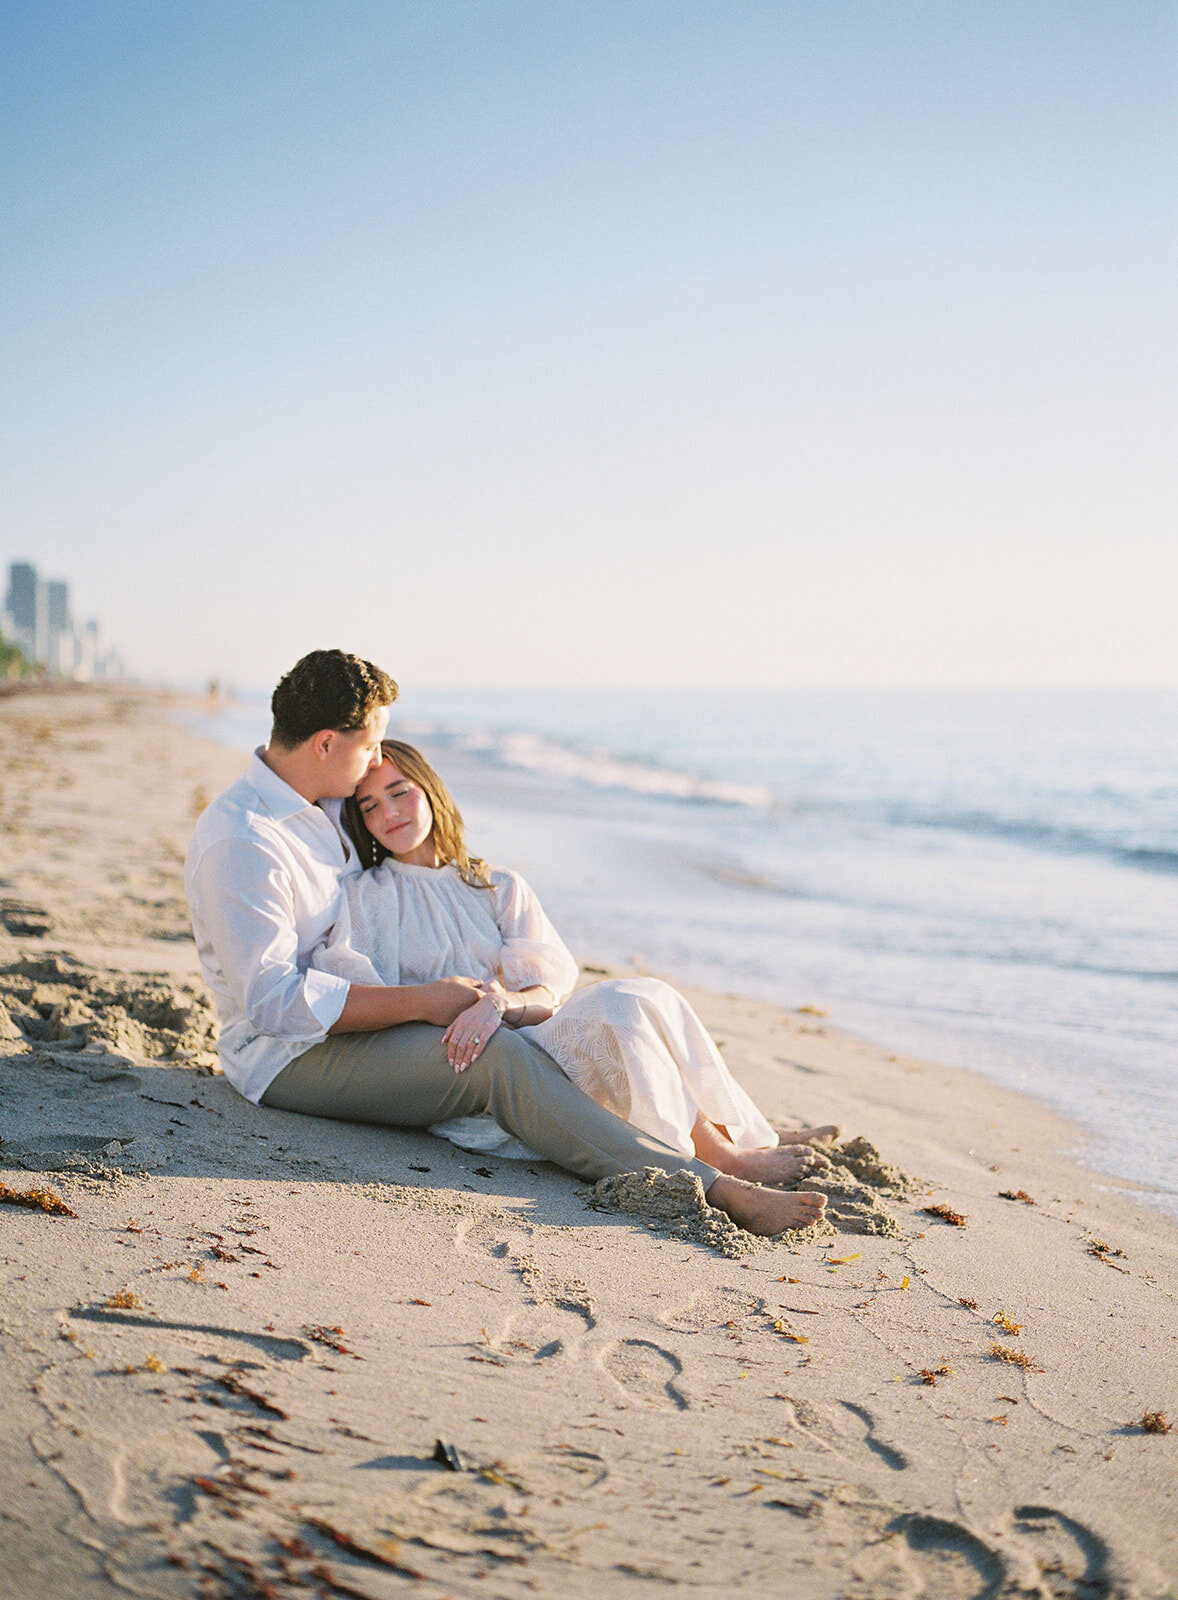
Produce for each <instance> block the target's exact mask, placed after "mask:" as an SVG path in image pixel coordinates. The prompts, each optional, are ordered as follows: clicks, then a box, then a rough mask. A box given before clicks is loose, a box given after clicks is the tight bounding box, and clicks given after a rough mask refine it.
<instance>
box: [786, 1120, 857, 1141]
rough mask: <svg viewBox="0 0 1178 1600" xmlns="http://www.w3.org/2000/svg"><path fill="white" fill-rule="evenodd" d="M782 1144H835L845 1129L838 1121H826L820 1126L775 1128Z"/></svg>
mask: <svg viewBox="0 0 1178 1600" xmlns="http://www.w3.org/2000/svg"><path fill="white" fill-rule="evenodd" d="M773 1131H774V1133H775V1134H776V1135H777V1137H778V1138H779V1139H780V1140H781V1142H782V1144H815V1143H817V1144H833V1143H834V1141H835V1140H836V1139H837V1138H838V1136H839V1134H840V1133H841V1132H842V1131H843V1130H842V1129H841V1128H840V1127H839V1125H838V1123H837V1122H824V1123H823V1124H822V1126H821V1127H820V1128H774V1130H773Z"/></svg>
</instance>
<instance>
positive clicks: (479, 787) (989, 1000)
mask: <svg viewBox="0 0 1178 1600" xmlns="http://www.w3.org/2000/svg"><path fill="white" fill-rule="evenodd" d="M266 726H267V715H266V708H265V700H264V697H246V698H244V699H242V700H241V701H239V702H238V703H237V704H236V705H234V706H232V707H230V708H228V709H227V710H226V711H224V712H222V713H220V714H219V715H218V716H217V717H215V718H213V719H203V720H202V724H201V729H200V731H202V732H205V733H207V734H212V735H213V736H214V737H217V738H220V739H222V740H224V741H225V742H228V743H232V744H236V745H241V746H243V747H245V746H252V745H254V744H257V743H259V742H261V741H262V740H263V739H264V738H265V734H266ZM390 731H391V732H392V733H393V734H394V735H395V736H399V737H405V738H409V739H412V740H414V741H416V742H420V743H422V744H423V745H425V746H426V747H427V749H428V750H429V752H430V754H431V756H432V757H433V758H434V759H435V761H436V763H437V765H438V766H439V768H440V769H441V770H442V772H443V775H444V776H445V777H447V779H448V780H449V781H450V782H451V786H452V787H453V788H454V790H455V793H456V795H457V798H458V800H459V803H460V805H461V806H462V809H463V811H464V814H465V816H466V820H467V824H468V831H469V834H470V837H471V842H472V845H473V846H474V847H475V848H476V850H478V851H480V852H481V853H483V854H485V855H487V856H489V857H490V858H491V859H496V860H502V861H504V862H506V863H508V864H510V865H513V866H515V867H517V868H518V869H519V870H521V871H523V872H524V873H525V875H526V876H528V877H529V879H530V880H531V881H532V882H533V883H534V885H535V887H536V888H537V889H538V890H539V892H540V893H541V895H542V897H543V899H544V902H545V905H546V907H547V908H548V910H549V912H550V914H551V915H552V917H553V920H554V921H555V922H556V923H557V926H558V927H559V928H560V929H561V932H562V933H563V934H564V936H565V937H566V939H567V940H568V942H569V943H570V944H571V945H572V946H573V948H574V949H575V950H577V951H578V952H579V953H580V954H582V955H596V956H598V957H600V958H604V959H615V960H634V959H637V960H638V961H640V962H641V963H642V964H643V965H644V966H645V967H647V968H649V969H650V970H652V971H655V972H657V973H659V974H660V975H662V976H667V977H671V978H678V979H679V980H681V981H684V982H696V983H700V984H705V985H708V986H711V987H713V988H718V989H722V990H725V991H728V992H735V993H744V994H749V995H752V996H756V997H758V998H764V999H769V1000H772V1001H774V1002H776V1003H778V1004H781V1005H782V1006H785V1007H792V1006H798V1005H803V1004H805V1005H816V1006H820V1007H821V1008H823V1009H824V1010H827V1011H829V1013H830V1015H831V1020H832V1022H833V1023H834V1024H835V1025H836V1026H838V1027H841V1028H843V1029H844V1030H847V1031H849V1032H852V1033H855V1034H857V1035H859V1036H861V1037H864V1038H868V1039H871V1040H873V1041H875V1042H877V1043H880V1044H884V1045H887V1046H889V1047H890V1048H892V1049H895V1050H898V1051H904V1052H910V1053H914V1054H920V1055H923V1056H926V1057H928V1058H930V1059H933V1060H939V1061H944V1062H947V1063H950V1064H953V1065H957V1066H963V1067H967V1068H971V1069H973V1070H975V1071H977V1072H980V1073H982V1074H984V1075H986V1076H988V1077H991V1078H993V1079H996V1080H997V1081H999V1082H1001V1083H1004V1084H1006V1085H1008V1086H1010V1087H1014V1088H1018V1089H1021V1090H1023V1091H1025V1092H1027V1093H1030V1094H1033V1095H1035V1096H1037V1097H1038V1098H1040V1099H1042V1100H1044V1101H1046V1102H1048V1103H1049V1104H1051V1105H1053V1106H1055V1107H1056V1108H1057V1109H1059V1110H1061V1111H1063V1112H1065V1113H1066V1114H1068V1115H1069V1116H1071V1117H1072V1118H1074V1119H1075V1120H1076V1121H1077V1122H1078V1123H1080V1124H1081V1126H1082V1127H1083V1128H1084V1129H1085V1130H1087V1132H1088V1134H1089V1135H1090V1138H1089V1140H1088V1141H1087V1142H1086V1143H1085V1145H1084V1147H1083V1148H1082V1150H1080V1151H1079V1152H1078V1153H1079V1154H1080V1155H1081V1156H1082V1157H1083V1159H1084V1160H1086V1161H1087V1162H1088V1163H1089V1164H1090V1165H1092V1166H1094V1167H1096V1168H1098V1169H1099V1170H1103V1171H1105V1172H1107V1173H1108V1174H1109V1175H1110V1178H1111V1179H1112V1180H1113V1182H1114V1186H1115V1180H1116V1179H1117V1178H1122V1179H1129V1180H1132V1182H1133V1183H1134V1184H1135V1185H1136V1184H1141V1185H1145V1186H1147V1187H1146V1192H1145V1193H1143V1194H1142V1196H1141V1197H1142V1198H1143V1199H1150V1200H1151V1201H1152V1203H1154V1204H1156V1205H1158V1206H1160V1207H1161V1208H1162V1209H1164V1210H1166V1211H1168V1212H1169V1213H1170V1214H1172V1215H1174V1216H1178V1169H1176V1166H1175V1157H1176V1154H1178V765H1176V756H1175V752H1178V691H1142V692H1132V691H1106V692H1078V691H1077V692H1070V691H1068V692H1065V691H1058V692H1047V691H1044V692H1034V693H1032V692H1016V691H986V692H982V691H978V692H974V693H966V692H948V691H946V692H926V693H915V692H913V693H902V692H894V691H890V692H878V693H876V692H867V691H863V692H845V693H836V692H808V691H807V692H803V691H797V692H763V693H738V692H713V693H693V692H686V691H676V692H655V691H646V692H633V693H623V692H620V691H604V692H595V693H587V692H586V693H581V692H577V693H573V692H559V693H558V692H535V693H524V692H508V691H503V692H495V693H492V692H481V693H480V692H471V693H459V692H456V691H435V692H432V693H429V692H424V693H423V692H417V693H411V694H407V695H406V696H405V697H404V699H403V700H402V701H401V702H400V703H399V704H398V706H397V707H395V708H394V713H393V719H392V722H391V726H390Z"/></svg>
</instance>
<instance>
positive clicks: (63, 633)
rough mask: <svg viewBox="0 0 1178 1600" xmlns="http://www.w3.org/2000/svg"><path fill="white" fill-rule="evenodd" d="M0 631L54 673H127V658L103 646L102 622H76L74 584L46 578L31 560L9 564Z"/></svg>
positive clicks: (74, 675)
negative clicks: (72, 606)
mask: <svg viewBox="0 0 1178 1600" xmlns="http://www.w3.org/2000/svg"><path fill="white" fill-rule="evenodd" d="M0 631H2V632H3V634H4V637H5V638H6V639H8V640H10V641H11V642H12V643H13V644H15V645H18V646H19V647H20V649H21V650H22V651H23V652H24V654H25V655H26V656H27V657H28V659H29V660H30V661H32V662H35V663H36V665H37V666H39V667H43V668H45V670H46V671H47V672H50V673H52V674H53V675H54V676H57V677H63V678H79V679H82V680H83V681H85V680H88V679H90V678H106V679H112V678H121V677H122V675H123V663H122V658H121V657H120V656H119V654H118V652H117V651H115V650H112V649H110V648H104V647H103V645H102V642H101V637H100V632H99V627H98V623H97V622H94V621H90V622H87V623H86V624H85V625H84V626H82V627H78V626H77V625H76V624H75V623H74V620H73V617H72V616H71V614H70V589H69V584H68V583H66V582H65V581H64V580H63V579H61V578H53V579H50V581H49V582H48V583H46V582H44V581H43V580H42V579H41V578H39V577H38V576H37V569H36V567H34V566H33V565H32V563H31V562H28V561H14V562H13V563H12V564H11V565H10V567H9V568H8V592H7V594H6V595H5V597H4V610H3V614H2V615H0Z"/></svg>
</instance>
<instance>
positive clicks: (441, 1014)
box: [421, 978, 482, 1028]
mask: <svg viewBox="0 0 1178 1600" xmlns="http://www.w3.org/2000/svg"><path fill="white" fill-rule="evenodd" d="M481 999H482V990H481V989H480V988H479V986H478V982H477V980H476V979H474V978H439V979H438V981H437V982H436V983H423V984H422V985H421V1003H422V1012H421V1020H422V1022H433V1023H436V1024H437V1026H438V1027H439V1028H446V1027H449V1025H450V1023H452V1022H453V1021H454V1019H455V1017H460V1016H461V1015H462V1013H463V1012H464V1011H465V1010H466V1009H467V1008H468V1007H469V1006H473V1005H474V1004H475V1002H476V1001H477V1000H481Z"/></svg>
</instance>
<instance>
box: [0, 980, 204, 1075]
mask: <svg viewBox="0 0 1178 1600" xmlns="http://www.w3.org/2000/svg"><path fill="white" fill-rule="evenodd" d="M216 1037H217V1019H216V1013H215V1011H214V1009H213V1006H212V1002H211V1001H210V1000H209V998H208V995H207V994H206V993H205V992H204V990H203V989H201V988H200V987H199V986H198V985H197V984H194V983H177V982H175V981H173V980H170V979H166V978H161V977H160V976H159V975H158V974H157V973H137V972H132V973H120V972H111V971H107V970H102V969H98V968H94V967H88V966H86V965H85V964H84V963H83V962H81V961H75V960H72V959H71V958H70V957H68V956H61V955H45V956H26V957H25V958H23V959H22V960H19V961H14V962H12V963H11V964H9V965H8V966H5V967H2V968H0V1041H3V1042H4V1043H5V1044H8V1045H17V1046H19V1045H21V1044H24V1045H25V1046H28V1047H32V1048H34V1049H42V1050H45V1049H48V1050H50V1051H52V1052H53V1053H56V1052H58V1051H74V1050H78V1051H87V1052H89V1053H91V1054H93V1053H103V1054H106V1055H115V1056H121V1057H124V1058H126V1059H128V1060H149V1061H159V1060H168V1061H183V1062H186V1063H189V1064H191V1065H193V1066H198V1067H203V1068H205V1069H206V1070H209V1071H212V1070H214V1069H215V1067H216V1064H217V1055H216Z"/></svg>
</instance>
